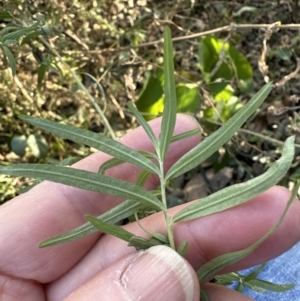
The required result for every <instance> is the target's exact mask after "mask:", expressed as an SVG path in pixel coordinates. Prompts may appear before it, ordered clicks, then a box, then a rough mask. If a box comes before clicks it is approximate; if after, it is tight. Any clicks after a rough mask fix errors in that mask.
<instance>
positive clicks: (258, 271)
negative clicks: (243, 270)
mask: <svg viewBox="0 0 300 301" xmlns="http://www.w3.org/2000/svg"><path fill="white" fill-rule="evenodd" d="M266 265H267V263H264V264H261V265H260V266H259V267H258V268H257V269H255V270H254V271H252V272H251V273H250V274H249V275H247V276H246V277H245V278H244V281H245V282H247V281H250V280H252V279H255V278H256V277H257V276H258V274H259V273H260V272H261V271H262V270H263V269H264V268H265V266H266Z"/></svg>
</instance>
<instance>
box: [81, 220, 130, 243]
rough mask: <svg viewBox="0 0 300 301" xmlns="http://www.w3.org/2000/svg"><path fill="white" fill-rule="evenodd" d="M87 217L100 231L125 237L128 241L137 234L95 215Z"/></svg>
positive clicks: (121, 237)
mask: <svg viewBox="0 0 300 301" xmlns="http://www.w3.org/2000/svg"><path fill="white" fill-rule="evenodd" d="M85 218H86V219H87V220H88V221H89V222H90V223H91V224H92V225H93V226H94V227H95V228H96V229H97V230H99V231H101V232H103V233H105V234H109V235H113V236H115V237H117V238H120V239H123V240H125V241H127V242H129V241H130V239H131V238H132V237H133V236H135V235H134V234H133V233H130V232H128V231H127V230H125V229H123V228H122V227H120V226H117V225H112V224H109V223H106V222H104V221H102V220H100V219H98V218H96V217H94V216H91V215H86V216H85Z"/></svg>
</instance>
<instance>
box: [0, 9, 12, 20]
mask: <svg viewBox="0 0 300 301" xmlns="http://www.w3.org/2000/svg"><path fill="white" fill-rule="evenodd" d="M12 18H13V17H12V15H11V13H10V12H8V11H0V19H2V20H3V19H6V20H8V19H12Z"/></svg>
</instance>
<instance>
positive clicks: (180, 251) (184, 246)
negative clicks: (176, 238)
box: [177, 240, 189, 257]
mask: <svg viewBox="0 0 300 301" xmlns="http://www.w3.org/2000/svg"><path fill="white" fill-rule="evenodd" d="M188 247H189V243H188V241H187V240H184V241H183V242H182V243H181V244H180V246H179V247H178V249H177V253H178V254H179V255H181V257H185V255H186V253H187V251H188Z"/></svg>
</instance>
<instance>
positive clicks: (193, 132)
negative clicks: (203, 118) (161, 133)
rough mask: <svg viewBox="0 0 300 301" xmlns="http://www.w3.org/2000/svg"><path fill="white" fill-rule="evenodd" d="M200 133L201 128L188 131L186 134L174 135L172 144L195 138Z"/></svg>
mask: <svg viewBox="0 0 300 301" xmlns="http://www.w3.org/2000/svg"><path fill="white" fill-rule="evenodd" d="M200 132H201V128H196V129H193V130H190V131H186V132H183V133H180V134H177V135H174V136H173V137H172V139H171V143H174V142H176V141H180V140H183V139H187V138H189V137H192V136H195V135H197V134H198V133H200Z"/></svg>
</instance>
